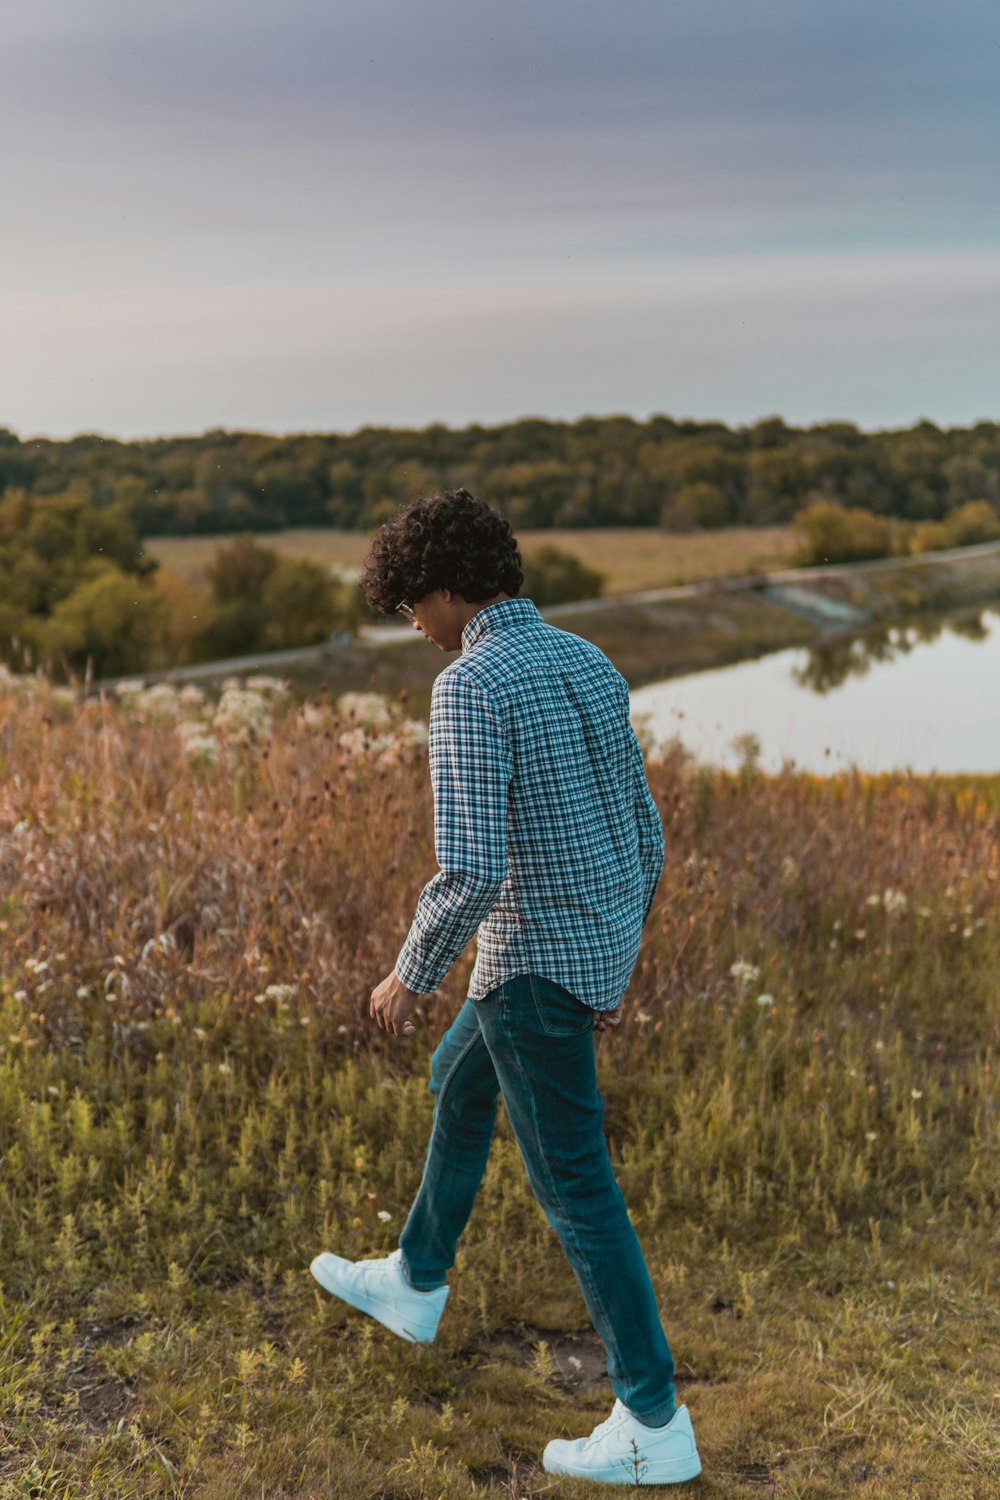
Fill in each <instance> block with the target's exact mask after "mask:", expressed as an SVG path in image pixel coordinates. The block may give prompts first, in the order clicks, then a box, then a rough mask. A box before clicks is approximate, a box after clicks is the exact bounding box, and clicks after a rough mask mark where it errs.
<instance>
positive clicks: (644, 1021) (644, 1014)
mask: <svg viewBox="0 0 1000 1500" xmlns="http://www.w3.org/2000/svg"><path fill="white" fill-rule="evenodd" d="M635 1018H636V1020H637V1021H638V1022H639V1025H640V1026H648V1025H649V1023H650V1021H651V1020H652V1019H653V1018H652V1016H651V1015H650V1014H649V1011H648V1010H637V1011H636V1013H635Z"/></svg>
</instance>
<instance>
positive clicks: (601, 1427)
mask: <svg viewBox="0 0 1000 1500" xmlns="http://www.w3.org/2000/svg"><path fill="white" fill-rule="evenodd" d="M633 1441H634V1442H635V1445H636V1449H635V1450H634V1449H633V1447H632V1443H633ZM636 1450H638V1451H637V1452H636ZM542 1468H543V1469H545V1471H546V1472H547V1473H549V1474H572V1475H574V1476H575V1477H576V1478H578V1479H593V1480H596V1481H598V1482H599V1483H604V1484H631V1485H634V1484H636V1483H638V1484H682V1483H683V1482H684V1480H686V1479H697V1477H698V1475H699V1474H700V1473H701V1459H700V1458H699V1457H698V1448H697V1446H696V1444H695V1440H694V1428H693V1427H692V1426H691V1418H690V1416H689V1415H688V1409H687V1407H686V1406H679V1407H678V1408H677V1410H676V1411H675V1412H674V1415H673V1416H672V1417H671V1419H670V1421H669V1422H668V1423H667V1425H666V1427H644V1426H643V1424H642V1423H641V1422H640V1421H639V1418H638V1417H636V1416H634V1415H633V1414H632V1412H630V1411H629V1409H628V1407H627V1406H623V1405H622V1403H621V1402H620V1401H616V1402H615V1405H614V1410H613V1411H612V1413H611V1415H610V1417H608V1418H607V1420H606V1421H604V1422H599V1423H598V1425H597V1426H596V1427H595V1428H594V1430H593V1432H592V1433H591V1434H590V1437H586V1438H576V1439H571V1440H565V1439H563V1438H553V1440H552V1442H551V1443H547V1444H546V1447H545V1452H544V1453H543V1455H542Z"/></svg>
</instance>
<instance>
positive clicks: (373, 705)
mask: <svg viewBox="0 0 1000 1500" xmlns="http://www.w3.org/2000/svg"><path fill="white" fill-rule="evenodd" d="M337 712H338V713H339V714H340V715H341V717H342V718H345V719H351V718H352V719H354V720H355V721H356V722H357V723H358V724H362V725H364V727H365V728H366V729H390V728H391V727H392V713H391V711H390V708H389V700H388V699H387V698H386V697H384V696H383V694H382V693H341V695H340V697H339V698H338V699H337Z"/></svg>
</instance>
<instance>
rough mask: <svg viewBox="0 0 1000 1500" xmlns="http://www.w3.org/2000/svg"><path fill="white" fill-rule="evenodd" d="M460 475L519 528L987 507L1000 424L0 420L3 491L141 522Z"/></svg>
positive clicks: (721, 522)
mask: <svg viewBox="0 0 1000 1500" xmlns="http://www.w3.org/2000/svg"><path fill="white" fill-rule="evenodd" d="M457 484H463V485H465V486H467V487H468V488H469V489H471V490H473V491H474V492H475V493H476V494H479V495H481V496H482V497H483V498H484V499H486V500H488V501H490V502H491V503H492V504H495V505H498V506H500V507H501V508H502V509H503V510H504V511H505V512H506V514H507V515H509V517H510V519H511V521H512V523H513V524H514V525H515V527H521V528H526V529H527V528H530V529H540V528H548V527H600V526H629V525H635V526H662V527H666V528H669V529H672V530H677V531H687V530H691V529H694V528H707V527H725V526H756V525H761V526H764V525H768V526H773V525H781V524H785V523H787V522H790V521H791V520H792V519H793V517H794V516H795V515H796V514H797V513H798V512H799V511H801V510H803V509H805V508H806V507H807V506H810V505H814V504H817V503H832V504H836V505H841V506H846V507H852V508H860V509H864V510H867V511H870V512H871V513H872V514H874V515H876V516H891V517H897V518H900V519H902V520H908V521H913V522H934V521H942V520H944V519H945V518H946V517H947V516H948V515H949V513H950V512H951V511H953V510H955V509H957V508H958V507H960V506H962V505H964V504H966V503H968V502H970V501H982V500H985V501H989V502H991V503H992V504H993V505H994V506H998V505H1000V423H996V422H980V423H978V424H976V425H975V426H973V427H968V428H940V427H937V426H935V425H934V423H932V422H928V421H923V422H918V423H917V424H916V425H915V426H913V427H910V428H907V429H902V430H897V431H880V432H870V433H868V432H863V431H862V430H860V429H859V428H858V427H856V426H855V425H853V424H852V423H850V422H827V423H823V424H820V425H817V426H812V427H804V428H796V427H791V426H788V425H786V423H785V422H784V421H782V420H781V418H779V417H769V418H767V419H766V420H763V421H760V422H757V423H755V424H753V425H751V426H748V427H729V426H726V425H725V424H724V423H721V422H694V421H678V420H674V419H673V418H670V417H667V416H654V417H651V418H650V419H649V420H648V421H645V422H640V421H636V420H634V419H633V418H631V417H627V416H609V417H586V418H583V419H582V420H580V421H577V422H552V421H543V420H541V419H537V418H531V419H525V420H522V421H517V422H510V423H506V424H503V425H500V426H491V427H485V426H480V425H473V426H469V427H464V428H460V429H454V428H449V427H445V426H442V425H434V426H430V427H425V428H423V429H420V430H412V431H408V430H403V429H395V428H386V427H366V428H363V429H361V430H360V431H358V432H354V433H350V434H338V433H303V434H298V435H292V436H284V437H280V436H269V435H267V434H262V433H252V432H229V431H223V430H221V429H218V430H213V431H209V432H206V433H203V434H202V435H201V436H198V437H167V438H156V439H151V440H148V441H134V442H119V441H116V440H115V439H113V438H108V437H102V436H99V435H82V436H78V437H74V438H71V439H68V440H65V441H56V440H54V439H48V438H36V437H30V438H25V439H23V440H22V439H21V438H19V437H18V436H17V435H16V434H15V433H13V432H11V431H9V430H7V429H0V494H3V493H4V492H5V491H7V492H9V491H11V490H22V491H24V492H26V493H28V494H31V495H36V496H41V495H52V494H58V493H70V494H72V495H73V496H74V497H77V498H79V499H82V500H85V501H87V502H88V503H89V504H91V505H93V506H96V507H105V506H117V507H118V508H119V509H120V510H121V511H122V512H123V513H124V514H125V515H127V516H128V517H129V518H130V520H131V521H132V523H133V524H134V526H135V528H136V530H137V532H138V533H139V535H140V536H149V535H191V534H198V533H202V534H204V533H208V534H211V533H218V532H227V533H232V532H238V531H254V532H265V531H275V530H280V529H282V528H284V527H289V526H318V525H328V526H338V527H346V528H349V529H354V528H356V529H359V530H370V529H371V528H372V527H374V526H377V525H378V524H379V522H381V521H383V520H385V519H386V517H388V516H390V515H393V514H394V513H395V512H396V510H397V509H398V507H399V506H400V505H401V504H402V503H404V502H405V501H406V500H408V499H409V498H410V497H411V496H413V495H416V494H421V493H427V492H430V491H433V490H436V489H440V488H442V487H444V486H447V485H457Z"/></svg>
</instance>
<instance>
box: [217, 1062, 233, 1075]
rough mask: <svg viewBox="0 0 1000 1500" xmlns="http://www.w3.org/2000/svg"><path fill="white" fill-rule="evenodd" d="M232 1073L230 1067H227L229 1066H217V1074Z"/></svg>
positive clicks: (223, 1064)
mask: <svg viewBox="0 0 1000 1500" xmlns="http://www.w3.org/2000/svg"><path fill="white" fill-rule="evenodd" d="M232 1071H233V1070H232V1068H231V1067H230V1066H229V1064H228V1063H220V1064H219V1072H220V1073H231V1072H232Z"/></svg>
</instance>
